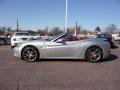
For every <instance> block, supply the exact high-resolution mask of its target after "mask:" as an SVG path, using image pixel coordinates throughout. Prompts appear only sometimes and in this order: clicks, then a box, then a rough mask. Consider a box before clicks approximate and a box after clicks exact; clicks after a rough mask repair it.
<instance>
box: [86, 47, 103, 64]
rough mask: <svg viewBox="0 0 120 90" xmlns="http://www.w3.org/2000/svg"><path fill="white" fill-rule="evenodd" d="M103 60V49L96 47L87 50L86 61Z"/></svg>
mask: <svg viewBox="0 0 120 90" xmlns="http://www.w3.org/2000/svg"><path fill="white" fill-rule="evenodd" d="M102 58H103V52H102V49H101V48H99V47H97V46H94V47H90V48H88V49H87V51H86V53H85V59H86V60H87V61H89V62H92V63H94V62H98V61H100V60H101V59H102Z"/></svg>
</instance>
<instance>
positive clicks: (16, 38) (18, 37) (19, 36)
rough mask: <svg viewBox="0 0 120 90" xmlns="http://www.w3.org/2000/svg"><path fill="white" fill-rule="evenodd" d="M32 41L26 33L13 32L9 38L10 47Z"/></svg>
mask: <svg viewBox="0 0 120 90" xmlns="http://www.w3.org/2000/svg"><path fill="white" fill-rule="evenodd" d="M31 39H32V36H31V35H30V34H29V33H28V32H15V33H14V34H13V36H12V37H11V47H12V48H13V47H15V46H16V45H17V44H19V43H23V42H26V41H29V40H31Z"/></svg>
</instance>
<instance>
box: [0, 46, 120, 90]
mask: <svg viewBox="0 0 120 90" xmlns="http://www.w3.org/2000/svg"><path fill="white" fill-rule="evenodd" d="M111 51H112V55H111V56H110V58H108V59H106V60H105V61H104V62H100V63H89V62H85V61H78V60H41V61H40V62H33V63H30V62H25V61H22V60H20V59H19V58H15V57H14V56H13V55H12V50H11V48H10V46H0V90H120V48H117V49H112V50H111Z"/></svg>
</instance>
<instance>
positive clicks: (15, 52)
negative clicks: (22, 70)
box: [13, 47, 21, 58]
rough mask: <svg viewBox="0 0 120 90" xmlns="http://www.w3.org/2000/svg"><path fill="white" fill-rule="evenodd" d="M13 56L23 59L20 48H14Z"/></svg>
mask: <svg viewBox="0 0 120 90" xmlns="http://www.w3.org/2000/svg"><path fill="white" fill-rule="evenodd" d="M13 55H14V56H15V57H19V58H21V51H20V48H19V47H14V48H13Z"/></svg>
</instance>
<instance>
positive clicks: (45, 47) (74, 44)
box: [13, 34, 110, 62]
mask: <svg viewBox="0 0 120 90" xmlns="http://www.w3.org/2000/svg"><path fill="white" fill-rule="evenodd" d="M66 37H67V34H60V35H57V36H55V37H53V38H52V39H49V40H48V41H45V40H44V41H41V40H34V41H29V42H26V43H22V44H18V45H17V46H16V47H15V48H13V53H14V56H16V57H20V58H21V59H23V60H25V61H29V62H32V61H37V60H39V59H40V58H75V59H85V60H88V61H90V62H98V61H100V60H102V59H103V58H107V57H108V56H109V55H110V45H109V43H108V42H105V41H103V40H100V39H87V40H77V41H70V42H66V41H64V39H65V38H66Z"/></svg>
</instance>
